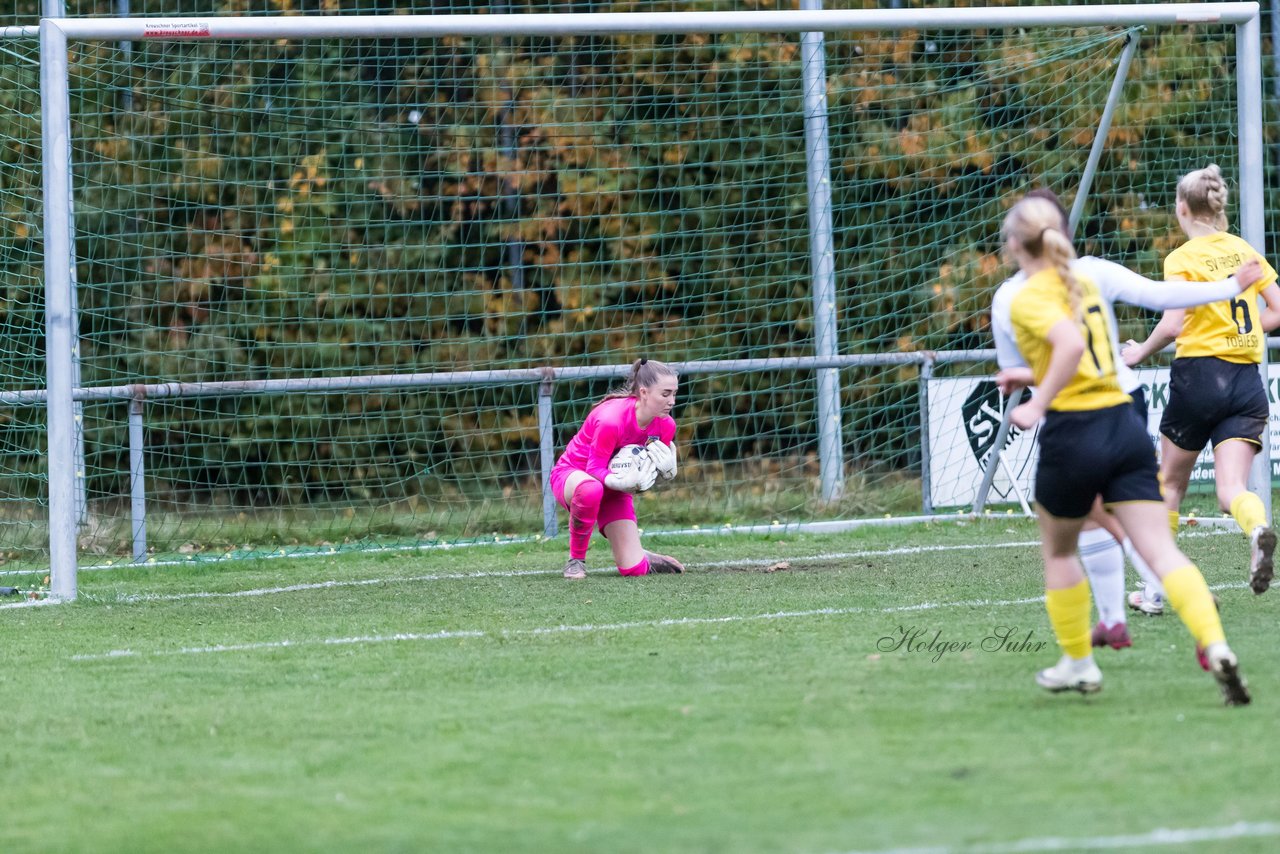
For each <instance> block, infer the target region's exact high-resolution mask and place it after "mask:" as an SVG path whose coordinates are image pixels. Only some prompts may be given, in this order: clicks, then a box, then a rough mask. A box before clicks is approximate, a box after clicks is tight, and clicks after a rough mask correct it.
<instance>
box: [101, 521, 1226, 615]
mask: <svg viewBox="0 0 1280 854" xmlns="http://www.w3.org/2000/svg"><path fill="white" fill-rule="evenodd" d="M1185 536H1189V537H1216V536H1221V533H1219V532H1218V531H1204V532H1199V531H1197V532H1192V533H1189V534H1186V535H1185ZM1039 545H1040V542H1039V541H1038V540H1028V541H1025V542H1014V543H959V544H956V545H939V546H903V547H901V548H896V549H874V550H866V551H857V552H827V553H824V554H816V555H801V556H798V557H785V556H778V557H772V558H747V559H738V560H717V561H708V562H705V563H691V564H689V565H688V566H689V568H690V569H723V568H725V567H735V566H740V567H752V566H770V565H772V564H775V563H778V561H779V560H788V561H791V562H793V563H829V562H832V561H837V560H856V559H859V558H868V557H897V556H901V555H914V554H932V553H939V552H961V551H987V550H991V549H1021V548H1032V547H1035V546H1039ZM559 572H560V570H558V569H520V570H501V571H494V572H441V573H433V574H430V575H411V576H406V577H404V578H360V579H353V580H351V581H337V580H331V581H316V582H310V583H305V584H289V585H285V586H281V587H258V588H251V589H248V590H231V591H226V592H215V591H204V590H201V591H195V592H192V593H131V594H118V595H117V596H116V597H115V598H114V599H113V600H111V601H112V602H117V603H121V604H127V603H133V602H181V601H184V600H189V599H240V598H246V597H248V598H252V597H256V596H269V595H273V594H276V593H301V592H305V591H309V590H334V589H339V588H343V587H371V586H377V585H383V584H417V583H422V582H429V581H459V580H469V579H473V578H523V577H527V576H538V575H556V574H558V573H559ZM613 573H614V570H611V569H602V570H592V571H591V572H590V574H591V575H612V574H613ZM84 598H86V599H93V598H95V597H94V596H92V595H91V594H84Z"/></svg>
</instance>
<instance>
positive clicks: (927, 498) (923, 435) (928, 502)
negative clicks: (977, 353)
mask: <svg viewBox="0 0 1280 854" xmlns="http://www.w3.org/2000/svg"><path fill="white" fill-rule="evenodd" d="M933 359H934V356H933V354H932V353H925V355H924V362H923V363H921V365H920V493H921V497H920V510H921V512H922V513H924V514H925V515H928V514H930V513H932V512H933V498H932V497H931V495H930V493H931V492H932V491H933V472H932V471H931V470H930V465H929V380H931V379H933Z"/></svg>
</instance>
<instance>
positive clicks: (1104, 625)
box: [991, 187, 1261, 649]
mask: <svg viewBox="0 0 1280 854" xmlns="http://www.w3.org/2000/svg"><path fill="white" fill-rule="evenodd" d="M1026 198H1029V199H1032V198H1038V199H1044V200H1046V201H1048V202H1049V203H1051V204H1052V205H1053V206H1054V208H1055V210H1057V212H1058V216H1059V219H1060V222H1061V230H1062V233H1063V234H1068V233H1069V228H1070V227H1069V224H1068V220H1067V211H1066V209H1065V208H1064V207H1063V206H1062V202H1061V201H1059V199H1058V196H1057V195H1056V194H1055V193H1054V192H1053V191H1052V190H1049V189H1047V188H1043V187H1042V188H1038V189H1035V190H1032V191H1030V192H1029V193H1027V195H1026ZM1073 268H1074V269H1076V270H1082V271H1083V272H1084V273H1085V274H1086V275H1088V276H1089V277H1090V278H1091V279H1092V280H1093V281H1094V283H1095V284H1097V286H1098V289H1099V292H1100V295H1101V297H1102V300H1103V303H1102V308H1103V309H1104V310H1105V312H1106V317H1107V321H1108V323H1109V324H1110V326H1111V328H1112V329H1115V328H1116V323H1115V314H1114V312H1113V310H1112V305H1113V304H1114V303H1116V302H1125V303H1129V304H1130V305H1138V306H1142V307H1143V308H1148V309H1153V310H1163V309H1170V308H1186V307H1188V306H1195V305H1203V304H1204V303H1206V302H1210V301H1213V300H1220V299H1231V298H1233V297H1235V296H1237V295H1238V294H1239V293H1240V287H1241V285H1242V284H1243V285H1248V284H1249V283H1250V282H1251V280H1249V279H1240V277H1237V278H1232V279H1225V280H1224V281H1221V282H1212V283H1208V284H1203V283H1198V282H1197V283H1191V282H1154V281H1152V280H1150V279H1147V278H1145V277H1143V276H1140V275H1138V274H1137V273H1135V272H1133V271H1132V270H1129V269H1128V268H1126V267H1122V266H1121V265H1119V264H1116V263H1114V262H1112V261H1107V260H1106V259H1104V258H1096V257H1092V256H1086V257H1082V258H1077V259H1076V260H1075V261H1074V262H1073ZM1257 276H1261V268H1259V269H1258V270H1257ZM1025 280H1026V275H1025V274H1023V273H1022V272H1018V273H1016V274H1015V275H1014V276H1012V277H1010V278H1009V279H1008V280H1007V281H1005V282H1004V283H1003V284H1002V285H1001V286H1000V287H999V288H997V289H996V293H995V296H994V297H993V298H992V308H991V331H992V334H993V337H994V338H995V344H996V361H997V364H998V365H999V367H1000V373H999V375H998V376H997V384H998V385H1000V387H1001V390H1002V391H1005V392H1006V393H1007V392H1008V390H1009V389H1010V388H1011V387H1012V385H1013V384H1014V382H1015V381H1017V382H1018V384H1020V385H1025V384H1030V369H1029V368H1028V367H1027V365H1026V362H1025V361H1024V360H1023V358H1022V354H1021V353H1019V352H1018V347H1017V342H1016V341H1015V337H1014V333H1013V328H1012V326H1011V324H1010V321H1009V312H1008V301H1009V300H1010V299H1011V298H1012V297H1013V295H1014V294H1015V293H1017V292H1018V290H1019V289H1020V288H1021V287H1022V283H1023V282H1024V281H1025ZM1115 368H1116V379H1117V380H1118V381H1119V383H1120V388H1121V390H1122V391H1124V392H1125V393H1126V394H1128V395H1129V396H1130V397H1131V398H1132V399H1133V405H1134V409H1135V411H1136V412H1137V413H1138V416H1139V417H1140V418H1141V420H1142V422H1143V423H1144V424H1145V423H1146V422H1147V400H1146V391H1145V389H1144V388H1143V386H1142V383H1141V381H1140V380H1139V379H1138V376H1137V374H1135V373H1134V372H1133V371H1132V370H1130V369H1129V368H1128V367H1126V366H1125V365H1124V363H1123V362H1120V361H1116V363H1115ZM1079 554H1080V562H1081V564H1082V565H1083V566H1084V572H1085V575H1086V576H1087V577H1088V579H1089V587H1090V589H1091V590H1092V592H1093V598H1094V602H1095V604H1096V605H1097V608H1098V623H1097V625H1095V626H1094V627H1093V632H1092V634H1091V636H1090V639H1091V641H1092V643H1093V645H1094V646H1110V647H1111V648H1112V649H1124V648H1126V647H1129V646H1131V645H1132V641H1131V639H1130V637H1129V631H1128V625H1127V622H1128V621H1127V620H1126V619H1125V574H1124V559H1125V556H1126V555H1128V557H1129V560H1130V562H1132V563H1133V565H1134V567H1135V568H1136V569H1137V570H1138V573H1139V575H1141V576H1142V578H1143V579H1144V580H1146V581H1150V582H1152V583H1155V584H1159V579H1157V578H1156V577H1155V575H1153V574H1152V573H1151V570H1150V568H1148V567H1147V565H1146V563H1145V562H1144V561H1143V560H1142V557H1141V556H1140V555H1139V554H1138V553H1137V551H1136V550H1135V549H1134V548H1133V544H1132V543H1131V542H1130V541H1129V539H1128V538H1127V537H1126V536H1125V534H1124V529H1123V528H1121V527H1120V523H1119V521H1118V520H1117V519H1116V518H1115V516H1113V515H1112V514H1110V513H1108V512H1107V511H1106V509H1105V508H1104V507H1103V506H1102V501H1101V499H1095V501H1094V506H1093V508H1092V510H1090V512H1089V516H1088V518H1087V519H1086V520H1085V523H1084V527H1083V529H1082V530H1081V532H1080V540H1079Z"/></svg>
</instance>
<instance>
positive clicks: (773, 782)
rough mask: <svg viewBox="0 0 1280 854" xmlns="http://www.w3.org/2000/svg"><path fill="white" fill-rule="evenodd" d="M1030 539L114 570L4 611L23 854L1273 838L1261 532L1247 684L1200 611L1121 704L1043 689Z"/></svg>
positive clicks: (510, 549)
mask: <svg viewBox="0 0 1280 854" xmlns="http://www.w3.org/2000/svg"><path fill="white" fill-rule="evenodd" d="M1035 539H1036V535H1035V530H1034V527H1033V526H1032V525H1030V524H1029V523H1027V522H1025V521H1021V520H1018V521H1011V520H1005V519H996V520H992V521H984V522H982V523H978V524H968V525H957V524H945V525H931V526H918V527H902V528H879V529H874V530H873V529H863V530H860V531H858V532H853V533H849V534H844V535H838V536H835V535H833V536H822V537H819V536H804V535H795V534H783V535H780V536H776V537H743V536H714V537H713V536H707V537H669V538H666V539H659V538H653V542H652V543H650V545H651V546H652V547H654V548H656V549H658V550H662V551H668V552H671V553H674V554H678V555H679V556H681V557H682V558H684V559H685V560H686V562H687V563H689V564H690V565H691V569H690V572H689V573H688V574H687V575H685V576H683V577H673V576H650V577H648V578H642V579H621V578H618V577H617V576H616V574H611V573H609V572H607V571H605V564H606V562H607V554H608V552H607V547H606V546H605V544H604V543H603V542H602V541H600V540H597V541H596V542H595V543H594V544H593V548H592V554H591V556H590V559H589V560H588V564H589V566H591V567H592V568H593V572H592V574H591V575H590V576H589V577H588V578H587V580H586V581H585V582H576V583H573V582H566V581H564V580H563V579H561V578H560V577H559V575H558V569H559V567H560V565H561V564H562V562H563V560H564V556H565V548H566V547H565V544H564V541H563V538H561V540H560V541H559V542H552V543H541V544H531V545H527V546H505V547H494V548H473V549H459V550H449V551H430V552H397V553H384V554H379V555H372V556H358V555H344V556H340V557H330V558H312V559H295V560H279V561H270V560H262V561H254V562H250V561H244V562H238V563H224V564H209V565H199V566H183V567H148V568H143V569H116V570H111V571H103V572H84V573H82V575H81V591H82V597H81V600H80V601H79V602H77V603H75V604H73V605H62V606H46V607H36V608H6V609H4V610H0V664H2V666H0V720H3V721H4V723H5V724H6V728H5V730H6V731H5V733H4V735H3V739H2V740H0V791H2V792H3V793H4V795H5V800H6V803H5V804H4V809H3V816H2V817H0V851H7V852H28V851H33V852H39V851H94V852H181V851H218V852H224V851H271V852H288V851H304V852H311V851H315V852H330V851H331V852H349V851H387V852H400V851H404V852H411V851H428V850H431V851H556V852H560V851H583V852H587V851H610V852H631V851H635V852H641V851H644V852H652V851H708V852H718V851H723V852H737V851H779V852H783V851H785V852H831V851H882V850H886V849H895V848H925V849H929V850H936V851H939V852H941V851H957V852H959V851H979V850H989V851H1005V850H1007V851H1013V850H1018V851H1024V850H1037V851H1038V850H1068V851H1069V850H1090V848H1091V846H1092V847H1094V848H1096V847H1098V846H1099V845H1100V844H1101V843H1099V840H1102V842H1103V843H1105V842H1106V840H1107V839H1109V838H1112V837H1117V838H1119V842H1118V844H1117V845H1114V846H1112V848H1115V847H1119V848H1123V849H1125V850H1148V849H1151V850H1155V849H1159V850H1197V851H1231V852H1239V851H1271V850H1275V846H1276V845H1278V844H1280V827H1277V826H1276V825H1274V824H1269V823H1268V821H1269V820H1270V818H1271V817H1273V816H1274V814H1275V808H1274V803H1275V782H1276V780H1277V779H1278V778H1277V774H1276V760H1275V734H1274V733H1275V720H1276V714H1277V710H1280V656H1277V654H1276V650H1275V637H1276V631H1277V626H1278V625H1280V621H1278V620H1277V614H1280V599H1278V598H1277V597H1278V596H1280V591H1273V592H1271V593H1269V594H1267V595H1265V596H1261V597H1255V596H1253V595H1252V594H1251V593H1249V592H1248V591H1247V590H1246V589H1245V587H1244V580H1245V575H1246V560H1247V551H1248V547H1247V544H1246V542H1245V541H1244V538H1243V537H1242V536H1238V535H1235V536H1184V537H1183V538H1182V540H1181V544H1182V545H1183V547H1184V549H1185V550H1186V551H1187V552H1188V553H1189V554H1190V555H1191V556H1192V557H1193V558H1194V559H1195V560H1197V561H1198V562H1199V563H1200V566H1201V567H1202V569H1203V570H1204V572H1205V575H1206V577H1207V579H1208V580H1209V583H1210V584H1211V585H1214V586H1215V588H1216V589H1217V590H1218V595H1219V596H1220V598H1221V600H1222V610H1223V614H1224V621H1225V624H1226V628H1227V632H1228V636H1229V639H1230V640H1231V642H1232V644H1233V646H1234V647H1235V649H1236V650H1237V652H1238V653H1239V655H1240V658H1241V662H1242V667H1243V670H1244V673H1245V675H1246V676H1247V677H1248V679H1249V681H1250V684H1251V687H1252V689H1253V691H1254V697H1255V700H1254V704H1253V705H1252V706H1250V707H1248V708H1243V709H1227V708H1224V707H1223V706H1222V705H1221V701H1220V696H1219V693H1218V691H1217V688H1216V687H1215V685H1214V683H1213V681H1212V679H1211V678H1210V677H1209V676H1208V675H1207V674H1205V673H1203V672H1202V671H1200V670H1199V668H1198V667H1197V666H1196V664H1195V661H1194V656H1193V651H1192V643H1191V640H1190V638H1189V636H1188V635H1187V634H1186V632H1185V630H1184V629H1183V627H1182V625H1181V623H1179V622H1178V621H1177V619H1176V618H1174V617H1172V616H1166V617H1163V618H1134V619H1133V620H1132V633H1133V636H1134V642H1135V646H1134V647H1133V648H1132V649H1129V650H1123V651H1120V652H1115V651H1111V650H1105V651H1102V652H1101V653H1100V654H1099V663H1100V665H1101V667H1102V669H1103V672H1104V675H1105V682H1104V690H1103V691H1102V693H1100V694H1098V695H1097V696H1095V697H1088V698H1086V697H1082V696H1079V695H1074V694H1073V695H1070V696H1066V695H1063V696H1051V695H1048V694H1045V693H1044V692H1042V691H1041V690H1040V689H1038V688H1037V687H1036V686H1035V685H1034V683H1033V681H1032V676H1033V674H1034V672H1035V670H1036V669H1038V668H1040V667H1044V666H1047V665H1049V664H1052V663H1053V662H1054V661H1056V659H1057V656H1058V652H1057V649H1056V646H1055V645H1054V644H1053V638H1052V635H1051V633H1050V629H1049V625H1048V620H1047V618H1046V616H1045V613H1044V606H1043V604H1042V603H1041V602H1040V601H1039V597H1040V596H1041V595H1042V593H1043V590H1042V583H1041V568H1040V562H1039V553H1038V551H1037V549H1036V548H1035V546H1034V545H1032V543H1033V542H1034V540H1035ZM913 549H923V550H915V551H913ZM783 561H785V562H787V563H788V564H789V566H784V567H780V566H777V563H778V562H783ZM450 575H463V576H467V575H475V576H478V577H464V578H449V577H441V576H450ZM26 581H28V579H22V578H18V579H16V580H4V581H3V583H5V584H12V583H19V584H21V583H24V582H26ZM330 582H331V583H330ZM268 588H293V589H282V590H278V591H276V592H264V591H265V590H266V589H268ZM211 594H212V595H211ZM221 594H227V595H221ZM231 594H240V595H231ZM1006 629H1007V630H1009V631H1008V632H1007V637H1008V638H1009V640H1008V641H1007V642H1001V641H999V640H990V639H991V638H993V637H996V638H998V637H1000V636H1001V632H1004V631H1005V630H1006ZM917 631H918V632H919V634H914V633H915V632H917ZM904 632H905V633H908V635H909V636H910V637H912V638H914V639H915V640H914V643H912V644H899V643H898V641H900V640H901V639H902V637H903V633H904ZM930 642H932V646H931V648H922V647H928V646H929V644H930ZM984 642H985V647H984ZM966 644H967V647H966ZM907 646H911V647H912V649H910V650H909V649H907ZM1232 828H1235V829H1236V830H1238V831H1239V832H1235V831H1233V830H1232ZM1241 828H1243V829H1241ZM1160 829H1170V830H1173V831H1175V832H1177V833H1184V834H1190V835H1187V836H1185V837H1177V836H1176V835H1175V836H1174V837H1170V838H1172V839H1179V838H1181V839H1182V842H1180V843H1177V844H1174V843H1168V844H1164V843H1163V842H1162V840H1163V839H1164V838H1163V837H1161V836H1160V835H1159V834H1158V833H1156V831H1159V830H1160ZM1196 833H1200V834H1202V835H1201V836H1196V835H1195V834H1196ZM1112 841H1115V840H1112ZM1037 845H1039V846H1041V847H1036V846H1037ZM1053 845H1058V846H1059V847H1053V848H1050V847H1044V846H1053ZM1018 846H1021V847H1018Z"/></svg>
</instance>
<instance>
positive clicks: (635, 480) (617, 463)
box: [609, 445, 653, 492]
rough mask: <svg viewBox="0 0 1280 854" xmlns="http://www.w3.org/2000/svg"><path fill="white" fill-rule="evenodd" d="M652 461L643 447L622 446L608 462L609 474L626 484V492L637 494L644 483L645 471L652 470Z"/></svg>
mask: <svg viewBox="0 0 1280 854" xmlns="http://www.w3.org/2000/svg"><path fill="white" fill-rule="evenodd" d="M652 466H653V461H652V460H650V459H649V452H648V451H647V450H645V447H644V445H623V446H622V447H621V448H619V449H618V451H617V453H615V454H614V455H613V459H611V460H609V474H612V475H617V476H618V478H619V479H620V480H622V481H623V482H624V483H625V484H627V485H628V486H629V487H630V489H628V490H627V491H628V492H639V491H640V484H641V483H642V482H643V481H644V476H645V470H646V469H647V468H652Z"/></svg>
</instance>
